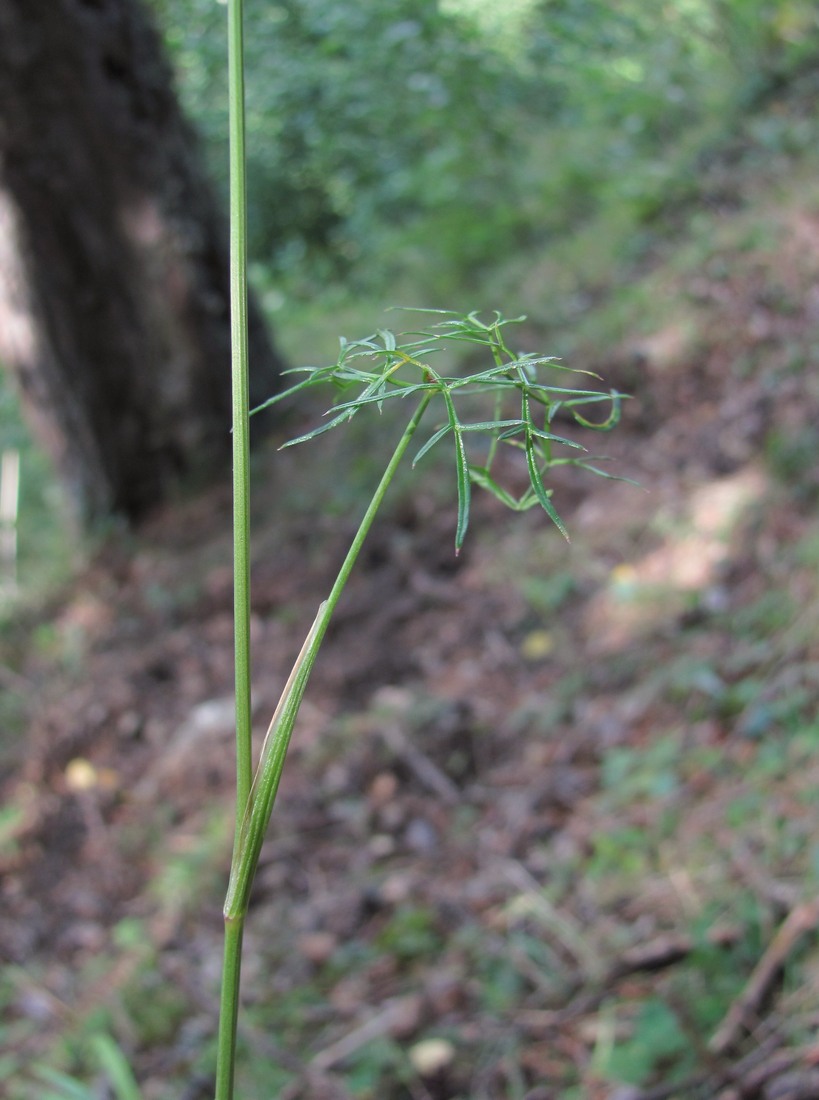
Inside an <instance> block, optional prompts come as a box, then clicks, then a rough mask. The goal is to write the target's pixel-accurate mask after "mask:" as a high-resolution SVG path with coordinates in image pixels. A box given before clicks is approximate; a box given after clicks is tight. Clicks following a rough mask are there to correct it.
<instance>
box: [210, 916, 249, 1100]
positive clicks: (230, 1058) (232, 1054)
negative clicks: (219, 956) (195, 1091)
mask: <svg viewBox="0 0 819 1100" xmlns="http://www.w3.org/2000/svg"><path fill="white" fill-rule="evenodd" d="M244 927H245V922H244V917H243V916H242V917H239V918H238V919H237V920H226V921H225V947H224V955H223V963H222V996H221V1000H220V1003H219V1035H218V1038H217V1048H216V1050H217V1054H216V1092H215V1098H216V1100H232V1098H233V1077H234V1071H235V1068H236V1021H237V1019H238V1017H239V982H240V977H241V963H242V933H243V932H244Z"/></svg>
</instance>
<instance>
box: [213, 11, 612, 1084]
mask: <svg viewBox="0 0 819 1100" xmlns="http://www.w3.org/2000/svg"><path fill="white" fill-rule="evenodd" d="M228 31H229V33H228V39H229V76H230V80H229V83H230V132H231V156H230V165H231V306H232V316H233V356H232V360H233V371H232V377H233V446H234V456H233V457H234V619H235V665H236V667H235V675H236V759H237V770H236V776H237V778H236V831H235V841H234V850H233V859H232V863H231V870H230V881H229V885H228V892H227V898H226V901H225V907H224V917H225V950H224V968H223V984H222V998H221V1005H220V1022H219V1036H218V1052H217V1072H216V1098H217V1100H230V1098H231V1097H232V1095H233V1078H234V1068H235V1060H236V1024H237V1015H238V1006H239V984H240V969H241V948H242V936H243V929H244V920H245V915H246V913H247V909H248V904H249V898H250V891H251V887H252V884H253V878H254V874H255V871H256V866H257V863H258V859H259V854H260V851H261V848H262V844H263V841H264V836H265V833H266V831H267V826H268V822H269V819H270V814H271V811H272V808H273V803H274V800H275V797H276V792H277V789H278V785H279V779H280V777H281V774H282V769H283V766H284V760H285V755H286V753H287V748H288V745H289V742H290V737H291V734H292V731H293V727H294V724H295V721H296V718H297V715H298V712H299V707H300V705H301V701H302V698H303V696H304V692H305V689H306V687H307V682H308V679H309V677H310V672H311V670H312V668H313V664H314V663H315V660H316V656H317V654H318V651H319V648H320V646H321V643H322V640H323V638H324V636H325V633H326V631H327V627H328V625H329V622H330V619H331V617H332V614H333V612H334V610H335V608H336V605H337V604H338V601H339V599H340V597H341V594H342V592H343V591H344V587H345V585H346V583H347V580H348V579H349V576H350V573H351V571H352V568H353V566H354V564H355V561H356V559H357V557H358V554H359V551H360V550H361V547H362V544H363V542H364V540H365V538H366V536H367V533H368V531H369V529H370V527H371V525H372V523H373V520H374V518H375V516H376V513H377V512H378V509H379V508H380V506H381V504H382V502H383V500H384V498H385V496H386V493H387V490H388V488H389V486H390V483H391V482H392V479H393V477H394V476H395V472H396V470H397V468H398V466H399V464H400V463H401V460H402V459H403V457H404V455H405V453H406V451H407V450H408V448H409V446H410V444H411V442H412V441H413V439H414V438H415V436H416V433H417V432H418V430H419V428H420V425H421V422H422V420H423V418H424V416H425V414H426V413H427V410H428V409H429V408H430V406H432V405H433V404H437V406H438V407H439V409H440V410H441V417H440V423H439V424H438V425H437V426H436V427H435V429H434V430H433V432H432V434H431V435H430V436H429V437H428V438H427V439H426V441H425V442H424V443H423V444H422V445H421V447H420V448H419V449H418V450H417V452H416V454H415V458H414V463H418V462H419V461H420V460H421V459H422V458H423V457H424V456H425V455H427V454H428V453H429V451H430V450H432V448H433V447H435V446H437V445H438V444H439V443H442V442H443V441H444V440H446V441H448V442H451V444H452V447H453V451H454V458H455V481H456V485H457V502H458V503H457V518H456V522H455V552H456V553H457V552H458V551H459V550H460V548H461V546H462V545H463V542H464V539H465V537H466V533H467V528H468V526H469V516H470V501H471V493H472V487H473V485H474V486H478V487H479V488H482V489H485V490H488V491H489V492H490V493H492V494H493V495H494V496H495V497H496V498H497V499H498V500H500V501H501V502H502V503H503V504H505V505H507V506H508V507H509V508H511V509H513V510H515V511H523V510H525V509H528V508H530V507H532V506H534V505H540V507H541V508H543V510H544V511H545V512H546V514H547V515H548V516H549V518H550V519H551V520H552V522H553V523H554V524H555V525H556V526H557V528H558V529H559V530H560V531H561V533H562V534H563V535H564V536H566V537H568V536H567V534H566V528H565V526H564V524H563V522H562V520H561V518H560V516H559V515H558V513H557V511H556V509H555V506H554V504H553V502H552V492H551V490H550V489H549V488H547V486H546V482H545V476H546V474H547V472H548V471H549V470H550V469H552V468H554V467H556V466H565V465H572V466H580V467H583V468H585V469H588V470H591V471H592V472H594V473H597V474H600V475H601V476H604V477H609V476H611V475H609V474H607V473H604V471H602V470H601V469H599V467H597V466H595V465H593V464H591V463H590V461H589V458H588V456H587V454H586V451H585V448H584V447H583V446H582V445H581V444H580V443H578V442H576V441H575V440H573V439H570V438H568V437H566V436H565V435H563V434H560V433H558V432H556V431H555V430H554V426H555V421H556V418H557V416H558V414H559V413H560V414H561V415H563V416H565V417H568V419H569V420H570V421H572V420H573V421H574V422H575V423H577V424H579V425H581V426H582V427H586V428H595V429H600V430H607V429H609V428H611V427H613V426H614V425H615V424H616V422H617V420H618V418H619V410H620V395H619V394H618V393H617V392H616V391H611V392H610V393H602V392H600V391H598V390H594V389H587V388H582V389H577V388H571V387H567V386H565V385H557V384H556V379H555V374H554V372H555V371H563V372H566V371H568V370H569V369H570V368H567V367H564V366H562V365H560V364H559V363H557V362H555V360H554V358H553V357H551V356H536V355H532V354H517V353H515V352H513V351H512V349H511V348H510V346H509V343H508V340H507V328H508V326H509V325H510V324H513V323H514V322H513V321H512V320H508V319H505V318H504V317H503V316H502V315H501V314H499V313H496V314H495V315H494V317H493V318H492V319H491V320H488V321H485V320H483V319H482V318H481V317H480V316H479V315H478V314H477V313H474V312H473V313H469V314H465V315H464V314H457V313H452V312H449V311H446V310H422V311H419V312H420V313H421V314H422V315H423V317H424V319H425V320H426V319H432V318H434V320H433V321H432V323H431V324H428V325H426V326H425V327H421V328H418V329H415V330H413V331H410V332H407V333H404V334H402V335H400V336H397V335H396V334H395V333H393V332H391V331H388V330H386V329H382V330H379V331H378V332H377V333H375V334H373V335H372V336H369V337H367V338H366V339H363V340H356V341H352V342H347V341H342V343H341V351H340V354H339V357H338V360H337V361H336V362H335V363H334V364H332V365H331V366H325V367H319V368H312V367H306V368H297V370H296V371H295V372H291V373H296V374H303V375H304V377H302V378H300V379H299V380H298V381H296V382H295V383H294V384H293V385H292V386H290V387H289V388H288V389H286V390H285V391H284V392H282V393H280V394H278V395H276V396H275V397H273V398H271V400H270V401H269V402H267V403H266V405H270V404H273V403H275V402H279V401H282V400H284V399H285V398H287V397H291V396H294V395H295V394H297V393H300V392H302V391H304V390H308V389H313V388H315V387H319V386H328V387H330V388H331V389H332V390H333V392H334V394H335V397H336V401H335V403H334V405H333V407H332V408H331V410H330V411H329V413H328V417H327V419H326V420H325V422H324V423H323V424H321V425H320V426H319V427H316V428H314V429H313V430H312V431H310V432H307V433H306V434H304V435H301V436H299V437H298V438H297V439H293V440H291V441H290V442H289V443H288V444H285V445H286V446H295V445H296V444H301V443H305V442H307V441H309V440H312V439H314V438H316V437H317V436H319V435H321V434H322V433H324V432H326V431H329V430H331V429H333V428H335V427H338V426H340V425H342V424H345V423H347V422H349V421H350V420H351V419H352V418H353V417H354V416H356V415H357V414H358V413H359V412H362V411H364V410H372V409H377V410H379V411H381V410H382V409H383V408H384V406H385V405H387V404H389V405H391V406H394V405H396V404H400V405H403V404H404V403H409V404H410V405H411V406H412V412H411V414H410V415H409V418H408V421H407V423H406V427H405V428H404V430H403V432H402V434H401V436H400V439H399V441H398V445H397V446H396V448H395V451H394V452H393V454H392V457H391V458H390V460H389V462H388V463H387V465H386V468H385V470H384V473H383V475H382V477H381V480H380V482H379V484H378V486H377V488H376V490H375V492H374V494H373V497H372V500H371V501H370V504H369V506H368V507H367V509H366V511H365V513H364V517H363V519H362V520H361V524H360V526H359V528H358V531H357V532H356V534H355V537H354V538H353V540H352V543H351V546H350V549H349V551H348V553H347V556H346V558H345V559H344V562H343V564H342V566H341V568H340V570H339V573H338V576H337V578H336V581H335V583H334V584H333V586H332V589H331V591H330V593H329V595H328V597H327V599H326V600H325V601H324V602H323V603H322V604H321V606H320V607H319V609H318V613H317V615H316V618H315V621H314V623H313V625H312V627H311V628H310V631H309V633H308V635H307V638H306V640H305V642H304V645H303V647H302V650H301V652H300V654H299V656H298V658H297V660H296V663H295V665H294V666H293V669H292V671H291V673H290V676H289V678H288V680H287V683H286V684H285V687H284V691H283V692H282V695H281V698H280V700H279V703H278V705H277V707H276V710H275V712H274V714H273V718H272V720H271V723H270V727H269V729H268V732H267V736H266V737H265V740H264V744H263V746H262V750H261V755H260V759H259V762H258V765H257V767H256V768H255V770H254V769H253V766H252V758H251V745H250V715H251V705H250V673H249V669H250V629H249V621H250V605H249V591H250V560H249V498H250V487H249V461H248V437H249V416H250V411H249V408H248V381H247V232H246V202H245V154H244V87H243V45H242V2H241V0H230V2H229V4H228ZM518 320H522V318H518ZM463 345H465V346H466V347H471V348H472V349H473V350H474V349H475V348H476V347H477V348H478V349H479V350H480V351H482V352H484V353H486V360H485V362H484V363H482V364H481V365H480V366H479V367H478V368H477V369H475V370H473V371H472V372H471V373H468V374H461V373H450V372H445V371H444V370H443V369H442V370H438V369H436V365H435V364H437V363H439V362H440V353H441V352H442V351H443V350H444V349H447V350H452V349H453V347H454V348H455V349H456V350H457V349H459V348H460V347H461V346H463ZM581 373H587V372H581ZM473 398H477V399H478V404H479V406H481V408H482V409H483V408H486V407H487V406H488V409H487V411H485V412H483V411H482V412H481V413H480V414H478V419H472V418H471V416H470V414H468V413H467V412H466V411H464V403H465V399H468V401H469V408H470V409H472V408H473V406H474V404H475V402H474V401H473ZM598 402H605V403H610V406H611V408H610V412H609V414H608V416H607V417H606V418H605V419H604V420H603V421H602V422H601V421H598V422H593V421H590V420H588V419H587V418H586V416H585V415H584V414H583V413H582V412H581V411H580V409H581V408H585V407H587V406H588V405H589V404H594V403H598ZM263 407H266V406H263ZM481 438H483V439H484V440H485V446H484V448H483V450H482V451H480V453H478V454H477V456H476V454H475V453H474V451H473V441H474V440H480V439H481ZM501 446H507V447H510V448H513V449H515V450H516V451H518V452H519V454H520V455H521V457H522V464H523V466H524V467H525V470H526V475H527V479H528V485H527V487H526V489H525V490H524V492H523V493H522V494H520V495H515V494H514V493H512V492H511V491H510V490H509V489H507V488H506V487H504V485H503V484H502V483H501V481H500V480H499V479H498V477H497V473H496V458H497V456H498V452H499V448H500V447H501ZM563 448H566V449H567V450H568V454H566V453H565V452H564V450H563Z"/></svg>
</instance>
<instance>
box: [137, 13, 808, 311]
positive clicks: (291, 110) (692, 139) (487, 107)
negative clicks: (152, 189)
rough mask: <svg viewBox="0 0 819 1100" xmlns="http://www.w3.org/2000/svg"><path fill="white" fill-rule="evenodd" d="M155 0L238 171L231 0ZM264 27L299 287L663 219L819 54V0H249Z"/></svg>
mask: <svg viewBox="0 0 819 1100" xmlns="http://www.w3.org/2000/svg"><path fill="white" fill-rule="evenodd" d="M153 2H154V4H155V6H156V7H157V9H158V13H159V16H160V19H161V22H162V25H163V27H164V28H165V33H166V37H167V41H168V44H169V47H170V49H171V52H172V56H173V58H174V61H175V64H176V66H177V70H178V74H179V80H180V87H181V92H182V95H183V98H184V100H185V102H186V105H187V107H188V109H189V111H190V113H191V114H192V116H193V117H194V119H195V120H196V122H197V124H198V126H199V128H200V130H201V132H202V134H203V135H204V139H205V144H206V149H207V152H208V158H209V161H210V164H211V167H212V169H213V171H214V174H215V176H216V178H217V180H218V181H219V182H220V184H221V186H222V187H223V188H225V187H226V172H227V160H226V153H225V145H224V142H225V138H224V135H225V133H226V119H225V112H226V106H225V105H226V102H227V97H226V94H225V64H224V22H225V19H224V9H223V7H222V6H221V5H220V4H218V3H214V0H153ZM246 27H247V32H246V34H247V43H246V48H247V63H248V64H247V68H248V78H247V82H248V86H247V96H248V134H249V139H248V140H249V160H248V176H249V191H250V225H251V241H250V249H251V254H252V256H253V257H254V259H255V260H256V261H257V262H258V263H260V264H261V265H263V267H264V269H265V270H266V272H267V273H268V274H269V275H272V277H273V278H274V279H276V280H282V279H284V282H285V283H286V288H287V294H288V295H293V294H296V295H297V296H298V295H299V294H315V293H316V292H317V290H318V289H320V288H322V287H323V286H325V285H326V284H327V283H328V282H332V281H333V280H334V279H337V278H338V277H340V276H341V277H343V278H344V279H345V280H346V281H347V282H348V284H353V285H359V286H372V285H373V284H377V283H380V282H382V281H383V280H384V278H385V277H386V278H393V279H394V278H396V277H397V276H400V275H401V274H404V273H406V271H407V270H408V269H413V267H415V268H417V269H418V270H424V271H426V272H427V273H428V278H429V279H431V280H432V282H433V283H434V284H438V285H440V286H444V285H451V284H452V283H461V284H463V282H464V281H466V280H468V279H469V278H470V277H471V276H474V275H475V274H476V273H479V272H480V271H481V270H482V269H485V268H486V267H487V266H489V265H497V264H498V263H503V262H504V260H506V259H507V258H508V257H509V256H510V255H511V254H514V253H515V252H516V251H521V250H524V249H527V248H530V247H532V246H541V245H543V244H545V243H546V242H548V241H549V240H551V239H553V238H554V237H555V236H556V235H563V234H566V233H568V232H572V231H573V230H574V229H576V228H577V227H578V226H580V225H582V224H583V223H584V222H585V221H587V220H588V219H589V218H590V217H592V216H593V215H594V214H595V213H596V212H598V211H599V210H600V209H601V208H606V207H609V206H611V205H617V206H619V207H620V208H621V210H623V211H624V212H625V216H626V220H627V221H628V223H629V224H630V225H631V226H632V227H633V226H635V225H639V224H640V223H646V222H650V221H651V219H652V218H653V217H655V216H656V215H657V214H658V213H659V212H660V210H661V209H663V208H664V207H665V206H666V204H667V203H668V201H669V200H672V201H673V200H677V199H685V198H686V197H687V196H688V194H689V192H690V189H691V187H692V185H693V184H694V182H695V180H696V177H697V174H698V172H699V171H700V169H701V167H702V162H703V158H706V159H707V157H708V151H709V149H710V148H712V143H713V142H714V141H719V140H720V139H721V138H724V136H725V134H726V133H729V132H730V129H731V127H732V125H733V123H734V120H735V118H736V115H737V113H738V112H744V111H747V110H748V109H749V108H750V107H751V106H753V105H755V104H758V103H760V102H761V101H762V100H763V99H764V98H765V97H768V96H770V95H771V94H772V93H775V92H776V91H777V90H778V89H779V88H780V87H781V86H782V85H783V83H786V82H787V81H788V80H789V79H790V78H791V77H793V76H794V75H795V74H796V73H797V72H798V71H799V70H800V68H803V67H805V66H806V64H807V63H808V62H809V61H811V60H812V59H814V58H815V57H816V54H817V52H819V12H817V9H816V6H815V5H814V4H813V3H811V2H809V0H669V2H667V3H663V4H644V3H641V2H640V0H623V2H621V3H619V4H617V5H612V4H609V3H606V2H604V0H539V2H536V0H516V2H515V3H513V4H510V5H504V6H503V8H502V11H501V9H500V8H499V7H498V6H497V5H495V4H491V3H488V2H487V0H385V2H383V3H379V4H363V3H356V2H352V0H346V2H341V3H333V4H331V3H328V2H327V0H281V2H275V3H273V2H270V0H247V14H246ZM621 216H622V215H621ZM632 239H633V240H634V241H635V243H636V244H637V245H638V246H639V240H640V238H639V234H636V235H632ZM426 285H427V286H429V282H427V283H426ZM434 289H435V290H436V291H437V289H438V286H437V285H436V286H434Z"/></svg>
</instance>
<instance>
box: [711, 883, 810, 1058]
mask: <svg viewBox="0 0 819 1100" xmlns="http://www.w3.org/2000/svg"><path fill="white" fill-rule="evenodd" d="M817 924H819V898H814V899H813V901H806V902H803V903H802V904H801V905H797V906H796V908H795V909H793V910H792V911H791V912H790V913H789V914H788V916H787V918H786V919H785V921H784V922H783V924H782V925H781V926H780V928H779V931H778V932H777V933H776V935H775V936H774V938H773V939H772V940H771V943H770V944H769V946H768V949H767V950H766V951H765V954H764V955H763V956H762V958H761V959H760V960H759V962H758V963H757V965H756V967H755V968H754V971H753V973H752V974H751V977H750V978H749V980H748V982H747V984H746V986H745V988H744V989H743V990H742V992H741V993H740V995H739V997H737V999H736V1000H735V1001H734V1003H733V1004H732V1005H731V1008H730V1009H729V1010H728V1013H727V1015H726V1016H725V1018H724V1020H723V1021H722V1023H721V1024H720V1025H719V1027H718V1028H717V1030H716V1031H715V1032H714V1035H713V1036H712V1037H711V1040H710V1042H709V1044H708V1049H709V1050H710V1051H711V1053H712V1054H725V1053H726V1051H728V1050H730V1049H731V1047H733V1046H734V1045H735V1044H736V1043H737V1042H738V1041H739V1039H740V1038H741V1036H742V1033H743V1032H744V1031H750V1030H751V1028H752V1026H753V1022H754V1019H755V1017H756V1016H757V1015H758V1014H759V1012H760V1008H761V1005H762V1003H763V1001H764V1000H765V997H766V996H767V994H768V993H769V991H770V989H771V986H772V985H773V984H774V982H775V981H776V978H777V976H778V974H779V972H780V971H781V969H782V967H783V965H784V963H785V961H786V959H787V958H788V955H790V953H791V952H792V951H793V950H794V948H795V947H796V945H797V943H798V942H799V940H800V939H801V938H802V936H804V935H805V933H806V932H810V931H812V930H813V929H814V928H816V926H817Z"/></svg>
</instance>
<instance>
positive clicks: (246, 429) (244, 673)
mask: <svg viewBox="0 0 819 1100" xmlns="http://www.w3.org/2000/svg"><path fill="white" fill-rule="evenodd" d="M228 82H229V90H230V102H229V116H230V117H229V121H230V313H231V363H232V370H231V378H232V405H233V586H234V587H233V614H234V654H235V680H236V824H237V829H238V826H239V825H240V824H241V821H242V816H243V814H244V809H245V805H246V803H247V797H248V794H249V792H250V784H251V781H252V776H253V759H252V755H251V724H250V715H251V701H250V415H249V398H248V335H247V199H246V193H245V117H244V116H245V106H244V98H245V93H244V62H243V34H242V0H229V3H228Z"/></svg>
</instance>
